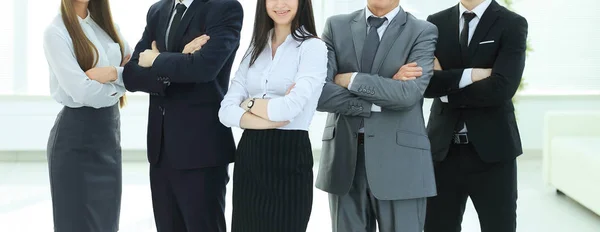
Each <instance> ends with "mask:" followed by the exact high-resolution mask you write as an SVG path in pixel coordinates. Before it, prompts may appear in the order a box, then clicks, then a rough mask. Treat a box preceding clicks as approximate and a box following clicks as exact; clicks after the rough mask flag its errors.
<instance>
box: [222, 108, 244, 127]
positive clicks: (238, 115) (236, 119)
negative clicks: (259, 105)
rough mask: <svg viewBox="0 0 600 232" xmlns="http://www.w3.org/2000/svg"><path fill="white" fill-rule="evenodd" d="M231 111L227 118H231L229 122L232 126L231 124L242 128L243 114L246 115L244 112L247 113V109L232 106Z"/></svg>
mask: <svg viewBox="0 0 600 232" xmlns="http://www.w3.org/2000/svg"><path fill="white" fill-rule="evenodd" d="M230 109H231V112H227V114H226V115H227V118H228V119H229V122H228V123H229V124H230V127H231V126H235V127H237V128H242V127H241V126H240V125H241V122H242V116H244V114H245V113H246V111H245V110H244V109H242V108H241V107H230Z"/></svg>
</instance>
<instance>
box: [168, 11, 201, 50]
mask: <svg viewBox="0 0 600 232" xmlns="http://www.w3.org/2000/svg"><path fill="white" fill-rule="evenodd" d="M173 1H174V2H175V4H173V8H172V9H171V20H169V26H168V27H167V31H166V32H165V36H166V38H165V44H167V46H168V44H169V32H170V31H171V24H173V19H175V15H176V14H177V11H176V8H177V4H178V3H183V5H185V7H186V8H185V11H184V12H183V15H181V18H183V16H185V13H186V12H187V9H189V8H190V5H192V2H193V1H194V0H173ZM169 49H170V48H169Z"/></svg>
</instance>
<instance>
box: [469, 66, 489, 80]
mask: <svg viewBox="0 0 600 232" xmlns="http://www.w3.org/2000/svg"><path fill="white" fill-rule="evenodd" d="M491 75H492V69H489V68H486V69H481V68H474V69H473V70H472V71H471V80H472V81H473V82H478V81H480V80H483V79H485V78H488V77H489V76H491Z"/></svg>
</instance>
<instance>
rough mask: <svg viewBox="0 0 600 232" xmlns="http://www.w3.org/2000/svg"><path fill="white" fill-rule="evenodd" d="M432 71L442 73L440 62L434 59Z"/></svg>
mask: <svg viewBox="0 0 600 232" xmlns="http://www.w3.org/2000/svg"><path fill="white" fill-rule="evenodd" d="M433 70H436V71H442V70H443V69H442V65H440V61H439V60H438V58H437V57H436V58H435V60H433Z"/></svg>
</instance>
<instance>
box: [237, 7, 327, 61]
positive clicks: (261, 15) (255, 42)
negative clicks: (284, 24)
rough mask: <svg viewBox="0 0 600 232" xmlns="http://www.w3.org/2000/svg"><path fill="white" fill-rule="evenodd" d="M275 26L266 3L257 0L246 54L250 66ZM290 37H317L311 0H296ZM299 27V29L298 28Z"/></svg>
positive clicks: (302, 39) (299, 40) (300, 40)
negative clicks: (248, 57) (296, 10)
mask: <svg viewBox="0 0 600 232" xmlns="http://www.w3.org/2000/svg"><path fill="white" fill-rule="evenodd" d="M273 27H275V23H274V22H273V19H271V18H270V17H269V14H268V13H267V3H266V1H265V0H258V1H257V3H256V15H255V17H254V32H252V41H251V42H250V49H249V50H248V53H247V54H246V56H247V55H250V66H252V65H253V64H254V62H256V59H258V56H259V55H260V53H261V52H262V51H263V49H265V47H266V46H267V43H268V41H269V31H270V30H271V29H273ZM290 27H291V28H290V29H291V31H292V38H294V40H296V41H298V42H304V40H307V39H311V38H317V29H316V27H315V16H314V14H313V7H312V1H311V0H298V12H296V16H295V17H294V19H293V20H292V24H291V25H290ZM298 29H300V30H298Z"/></svg>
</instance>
